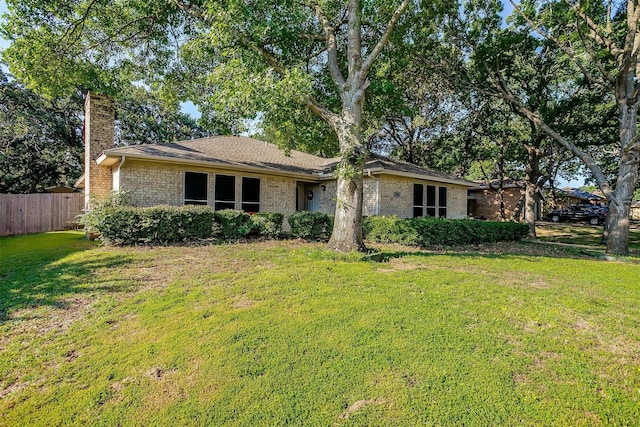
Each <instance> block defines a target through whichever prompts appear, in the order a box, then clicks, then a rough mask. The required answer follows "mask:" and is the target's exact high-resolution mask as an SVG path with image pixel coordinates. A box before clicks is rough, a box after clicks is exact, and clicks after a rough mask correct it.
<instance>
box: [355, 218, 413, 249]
mask: <svg viewBox="0 0 640 427" xmlns="http://www.w3.org/2000/svg"><path fill="white" fill-rule="evenodd" d="M362 227H363V233H364V236H365V238H366V239H367V240H371V241H373V242H380V243H401V244H404V245H418V244H419V243H420V238H419V236H418V233H417V232H416V230H415V228H413V225H412V224H411V222H410V221H407V220H406V219H400V218H398V217H397V216H370V217H365V218H363V223H362Z"/></svg>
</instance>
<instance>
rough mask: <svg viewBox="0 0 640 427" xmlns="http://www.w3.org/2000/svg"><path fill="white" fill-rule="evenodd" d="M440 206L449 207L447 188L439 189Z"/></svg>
mask: <svg viewBox="0 0 640 427" xmlns="http://www.w3.org/2000/svg"><path fill="white" fill-rule="evenodd" d="M438 206H440V207H441V208H446V207H447V187H440V188H438Z"/></svg>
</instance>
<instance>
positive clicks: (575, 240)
mask: <svg viewBox="0 0 640 427" xmlns="http://www.w3.org/2000/svg"><path fill="white" fill-rule="evenodd" d="M536 232H537V235H538V238H539V239H540V240H542V241H548V242H558V243H567V244H573V245H588V246H601V247H602V248H604V245H602V243H601V239H602V226H601V225H599V226H593V225H586V224H576V223H568V222H563V223H551V222H549V223H542V224H538V226H537V227H536ZM629 250H630V252H631V253H632V254H636V255H640V227H639V226H638V224H632V225H631V227H630V230H629Z"/></svg>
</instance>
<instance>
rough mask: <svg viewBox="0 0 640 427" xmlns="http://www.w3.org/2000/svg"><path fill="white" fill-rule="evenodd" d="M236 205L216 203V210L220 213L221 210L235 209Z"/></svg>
mask: <svg viewBox="0 0 640 427" xmlns="http://www.w3.org/2000/svg"><path fill="white" fill-rule="evenodd" d="M235 208H236V204H235V203H231V202H216V203H215V210H217V211H219V210H221V209H235Z"/></svg>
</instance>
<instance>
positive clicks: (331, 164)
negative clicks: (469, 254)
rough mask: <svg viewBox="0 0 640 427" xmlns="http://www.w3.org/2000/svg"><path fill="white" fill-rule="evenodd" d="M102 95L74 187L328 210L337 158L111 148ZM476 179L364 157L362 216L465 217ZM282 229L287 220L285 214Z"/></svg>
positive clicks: (233, 140)
mask: <svg viewBox="0 0 640 427" xmlns="http://www.w3.org/2000/svg"><path fill="white" fill-rule="evenodd" d="M113 119H114V107H113V101H111V100H110V99H109V98H108V97H105V96H101V95H96V94H89V95H88V96H87V100H86V102H85V175H84V176H83V177H82V178H81V179H80V180H79V181H78V183H77V185H78V186H80V187H83V188H84V190H85V200H86V205H87V206H88V204H89V201H90V195H93V196H95V197H96V198H98V199H99V198H102V197H105V196H106V195H107V194H108V193H109V192H110V191H112V190H115V191H126V192H127V197H128V200H129V202H130V203H132V204H134V205H136V206H154V205H160V204H166V205H184V204H202V205H209V206H211V207H213V208H214V209H216V210H218V209H239V210H243V211H246V212H279V213H282V214H284V215H285V217H287V216H288V215H290V214H292V213H294V212H296V211H301V210H308V211H312V212H313V211H316V212H325V213H333V212H334V210H335V206H336V200H335V194H336V179H335V177H334V175H333V170H334V169H335V167H336V165H337V162H338V159H336V158H333V159H325V158H322V157H318V156H314V155H311V154H306V153H302V152H299V151H295V150H292V151H291V152H290V153H288V154H285V152H284V151H283V150H281V149H279V148H278V147H276V146H275V145H273V144H269V143H266V142H263V141H258V140H255V139H252V138H247V137H237V136H221V137H212V138H202V139H195V140H190V141H182V142H175V143H169V144H149V145H134V146H125V147H118V148H114V147H113V134H114V127H113V126H114V124H113V123H114V120H113ZM474 185H476V184H474V183H472V182H470V181H466V180H463V179H459V178H456V177H453V176H449V175H445V174H441V173H438V172H433V171H429V170H425V169H422V168H420V167H418V166H415V165H412V164H409V163H404V162H400V161H395V160H391V159H388V158H384V157H379V156H371V158H370V159H369V160H368V161H367V163H366V165H365V177H364V205H363V210H364V215H397V216H399V217H403V218H410V217H415V216H434V217H443V218H465V217H466V216H467V188H469V187H471V186H474ZM284 225H285V229H288V223H287V221H286V219H285V223H284Z"/></svg>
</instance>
